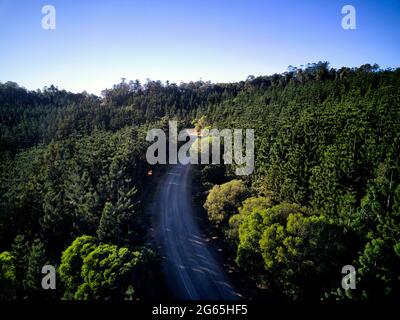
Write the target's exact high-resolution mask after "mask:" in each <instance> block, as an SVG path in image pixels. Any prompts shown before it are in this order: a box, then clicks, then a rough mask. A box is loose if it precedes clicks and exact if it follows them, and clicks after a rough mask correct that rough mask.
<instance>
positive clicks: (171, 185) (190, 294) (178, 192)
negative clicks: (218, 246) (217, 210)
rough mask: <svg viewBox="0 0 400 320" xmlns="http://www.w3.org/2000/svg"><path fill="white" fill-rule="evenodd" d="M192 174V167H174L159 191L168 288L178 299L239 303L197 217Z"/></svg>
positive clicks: (158, 222)
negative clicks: (192, 194)
mask: <svg viewBox="0 0 400 320" xmlns="http://www.w3.org/2000/svg"><path fill="white" fill-rule="evenodd" d="M190 171H191V166H190V165H186V166H184V165H180V164H178V165H175V166H173V167H172V168H171V169H170V170H169V171H168V172H167V173H166V174H165V176H164V177H162V178H161V181H160V183H159V187H158V189H157V191H156V192H157V194H156V196H155V204H154V213H153V219H154V232H155V240H156V242H157V244H158V246H159V252H160V254H161V255H162V257H163V260H162V271H163V274H164V275H165V280H166V283H167V286H168V288H169V290H170V291H171V293H172V294H173V295H174V298H175V299H182V300H233V299H238V295H237V294H236V293H235V292H234V289H233V288H232V286H231V284H230V283H229V280H228V278H227V275H226V273H225V272H224V270H223V267H222V265H221V262H220V261H219V259H218V258H217V257H218V256H217V252H216V251H215V248H212V247H211V245H210V243H209V242H208V241H207V239H206V237H205V236H204V235H203V234H202V232H201V231H200V228H199V225H198V222H197V220H196V217H195V216H194V211H193V208H192V202H191V190H190V187H191V174H190Z"/></svg>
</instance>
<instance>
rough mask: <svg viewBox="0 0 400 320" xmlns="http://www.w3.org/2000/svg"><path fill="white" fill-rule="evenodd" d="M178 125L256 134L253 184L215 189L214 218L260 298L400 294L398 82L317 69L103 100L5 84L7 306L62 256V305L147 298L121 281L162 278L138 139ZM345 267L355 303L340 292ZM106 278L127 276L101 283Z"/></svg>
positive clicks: (121, 90)
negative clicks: (151, 243) (353, 278)
mask: <svg viewBox="0 0 400 320" xmlns="http://www.w3.org/2000/svg"><path fill="white" fill-rule="evenodd" d="M169 119H179V120H181V121H180V125H182V126H190V123H193V122H192V121H193V120H195V119H199V120H197V121H195V122H194V123H195V124H196V125H197V127H198V128H200V127H203V126H204V125H207V126H211V127H218V128H220V129H222V128H242V129H245V128H253V129H255V139H256V141H255V152H256V155H255V156H256V159H255V160H256V163H255V172H254V173H253V174H252V175H251V176H249V177H243V180H240V181H239V182H234V183H233V184H235V185H236V187H235V188H224V189H223V190H219V189H218V187H215V188H216V189H214V191H215V192H214V191H212V192H211V193H210V201H209V205H207V206H206V208H207V209H209V216H210V217H211V219H212V220H213V221H215V222H217V225H219V227H221V228H222V231H223V232H224V235H225V236H227V237H228V239H229V242H230V244H231V245H232V246H233V247H234V251H236V249H237V256H236V260H237V262H238V264H239V265H240V267H241V268H242V269H243V270H244V272H245V273H246V274H247V275H248V276H249V277H251V278H254V279H255V280H256V281H257V282H258V284H259V285H260V286H261V287H265V288H268V289H269V290H272V291H273V293H276V294H279V295H283V296H284V297H286V298H290V299H319V298H327V299H337V298H340V299H347V298H352V299H365V298H371V299H379V298H384V299H394V298H395V297H398V296H399V294H400V293H399V290H400V289H399V288H400V285H399V283H400V279H399V270H400V261H399V260H400V223H399V221H400V217H399V216H400V187H399V186H400V166H399V163H400V159H399V154H400V69H396V70H380V69H379V67H378V66H376V65H364V66H361V67H360V68H341V69H337V70H336V69H331V68H329V65H328V63H326V62H319V63H316V64H309V65H307V66H306V67H305V68H302V69H297V68H294V67H291V68H290V69H289V70H288V72H286V73H284V74H279V75H278V74H275V75H272V76H263V77H257V78H255V77H249V78H248V79H247V80H246V81H241V82H238V83H232V84H211V83H208V82H201V81H199V82H191V83H182V84H180V85H176V84H170V83H166V84H162V83H161V82H159V81H148V82H147V83H146V84H144V85H141V84H140V83H139V82H138V81H136V82H126V81H125V80H123V81H122V82H121V83H120V84H117V85H115V86H114V87H113V88H112V89H107V90H105V91H104V92H103V96H102V97H96V96H93V95H88V94H86V93H81V94H72V93H69V92H66V91H64V90H59V89H57V88H55V87H54V86H51V87H49V88H45V89H44V90H42V91H40V90H38V91H35V92H34V91H27V90H25V89H24V88H21V87H19V86H18V85H17V84H15V83H12V82H7V83H5V84H0V252H2V253H1V254H0V268H1V269H0V271H1V274H0V281H1V283H0V288H2V289H1V290H0V295H2V297H3V296H4V292H3V291H4V290H5V289H4V290H3V288H9V289H7V290H9V291H10V297H18V298H25V297H30V295H32V292H33V291H32V290H34V288H35V286H36V282H37V278H36V276H35V273H36V270H38V268H39V265H40V264H42V263H45V262H46V263H47V262H49V263H50V264H53V265H57V264H58V263H59V262H60V258H61V253H62V252H64V253H63V255H62V263H61V266H60V268H59V270H60V275H61V277H62V281H63V284H64V285H65V292H61V291H60V292H59V293H58V295H59V297H60V296H62V295H64V297H65V298H74V297H75V298H76V297H79V298H88V299H89V298H91V299H93V298H100V299H114V298H120V299H122V298H130V299H132V298H137V297H142V296H143V292H144V291H145V290H144V288H145V287H146V285H145V284H143V283H141V282H140V281H139V277H136V276H132V277H133V279H134V281H133V282H130V281H125V280H126V277H130V276H131V275H133V274H136V272H139V271H138V270H142V268H146V267H147V266H152V265H154V264H153V262H151V261H153V258H149V259H148V260H146V259H147V258H146V257H148V256H150V257H152V254H146V253H145V252H146V250H144V249H134V248H136V247H137V246H141V245H143V243H144V241H145V237H144V235H145V233H146V231H147V229H148V224H147V223H146V221H145V216H144V215H143V206H144V205H145V204H146V203H147V201H148V200H147V199H148V198H147V196H148V195H147V192H148V189H149V187H150V182H149V181H150V180H149V179H148V178H147V176H146V173H147V170H148V169H149V166H148V164H147V162H146V160H145V151H146V148H147V143H146V141H145V134H146V131H147V129H149V128H150V127H157V128H165V126H166V124H167V121H168V120H169ZM153 169H154V170H156V169H157V168H153ZM232 172H233V168H232V166H215V167H214V166H206V167H205V168H204V169H203V170H202V172H201V175H200V176H199V180H201V183H202V186H203V187H204V188H206V189H211V188H212V186H213V185H224V184H226V183H227V182H228V181H230V180H232V179H233V176H232ZM228 184H229V183H228ZM248 186H249V187H248ZM217 189H218V190H217ZM225 189H226V190H225ZM238 190H239V191H240V192H236V191H238ZM203 191H205V189H202V190H200V192H201V194H202V196H203V195H204V192H203ZM242 191H243V192H242ZM250 191H251V192H250ZM248 197H252V198H250V199H248V200H245V201H244V202H243V200H244V199H245V198H248ZM254 197H255V198H254ZM204 200H205V199H204ZM82 235H88V237H87V238H86V237H83V238H82ZM36 239H37V240H36ZM74 240H75V241H77V242H75V241H74ZM71 243H72V244H71ZM67 248H68V249H67ZM121 250H122V251H121ZM92 252H95V253H93V254H91V253H92ZM89 257H90V258H89ZM102 261H104V266H105V268H104V269H103V268H101V267H100V262H102ZM145 261H147V262H145ZM63 262H64V263H63ZM345 264H353V265H354V266H355V267H356V270H357V277H358V278H357V279H358V280H357V281H358V284H357V286H358V288H360V290H356V291H349V290H346V291H344V290H342V289H340V277H341V267H342V266H343V265H345ZM83 266H85V268H83ZM83 270H85V271H84V272H83V273H82V271H83ZM110 270H111V271H112V272H111V273H112V274H114V273H115V272H114V271H115V270H118V272H120V273H121V276H117V275H116V273H115V276H112V277H111V274H110V279H109V280H110V282H107V281H105V278H107V276H106V274H108V273H107V272H108V271H110ZM150 270H152V269H151V268H150V267H149V268H148V272H142V271H140V272H142V273H141V276H140V279H146V277H151V274H150V273H152V272H153V271H150ZM94 271H96V276H98V278H96V280H95V281H94V280H93V281H92V278H91V274H92V273H93V272H94ZM311 275H313V276H311ZM125 282H126V285H125ZM24 285H25V289H24ZM117 287H120V288H121V290H117V289H116V288H117ZM77 292H79V294H78V293H77Z"/></svg>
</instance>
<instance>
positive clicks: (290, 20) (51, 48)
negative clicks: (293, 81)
mask: <svg viewBox="0 0 400 320" xmlns="http://www.w3.org/2000/svg"><path fill="white" fill-rule="evenodd" d="M46 4H52V5H54V6H55V8H56V14H57V16H56V18H57V20H56V23H57V25H56V26H57V28H56V30H53V31H49V30H43V29H42V28H41V20H42V17H43V15H42V13H41V8H42V6H43V5H46ZM346 4H352V5H354V7H355V8H356V10H357V11H356V12H357V29H356V30H343V29H342V27H341V19H342V14H341V8H342V6H343V5H346ZM399 58H400V1H399V0H391V1H390V0H380V1H377V0H368V1H367V0H364V1H353V0H345V1H338V0H320V1H316V0H303V1H301V0H292V1H289V0H276V1H266V0H265V1H261V0H179V1H174V0H169V1H161V0H160V1H155V0H140V1H137V0H132V1H118V0H112V1H111V0H110V1H94V0H80V1H77V0H76V1H74V0H69V1H66V0H65V1H59V0H45V1H36V0H25V1H23V0H0V81H1V82H5V81H15V82H17V83H18V84H20V85H22V86H24V87H26V88H28V89H32V90H33V89H37V88H43V87H44V86H46V85H50V84H54V85H56V86H58V87H59V88H62V89H67V90H70V91H73V92H80V91H83V90H86V91H88V92H90V93H96V94H99V93H100V91H101V90H102V89H104V88H107V87H111V86H112V85H113V84H114V83H117V82H119V80H120V78H122V77H125V78H127V79H129V80H130V79H140V80H145V79H146V78H151V79H153V80H163V81H165V80H170V81H171V82H176V83H179V82H180V81H190V80H193V81H196V80H199V79H202V80H211V81H213V82H231V81H239V80H244V79H245V78H246V77H247V76H248V75H255V76H257V75H265V74H271V73H274V72H284V71H285V70H286V69H287V66H288V65H294V66H300V65H302V64H306V63H308V62H317V61H319V60H327V61H329V62H330V63H331V65H332V66H333V67H341V66H350V67H352V66H359V65H361V64H364V63H378V64H379V65H380V66H381V67H398V66H399Z"/></svg>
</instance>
